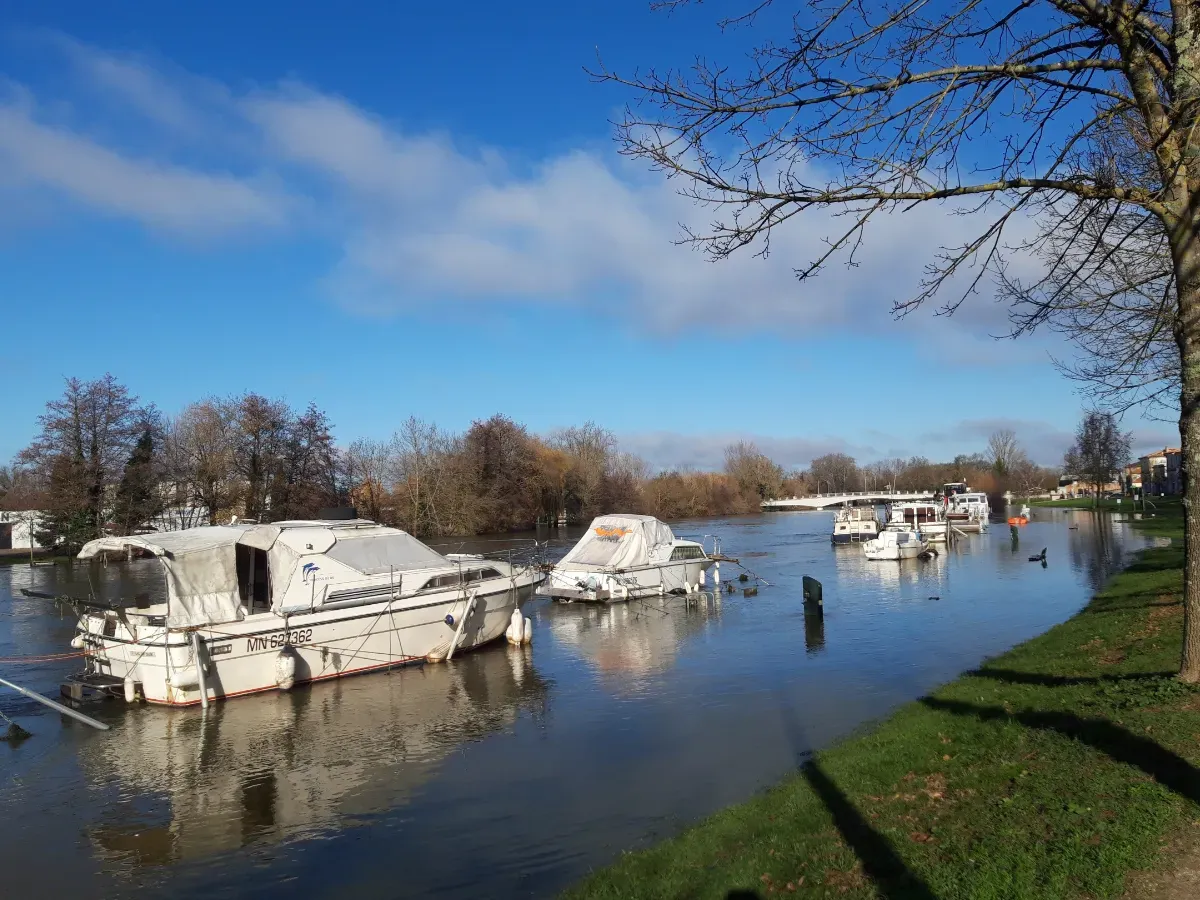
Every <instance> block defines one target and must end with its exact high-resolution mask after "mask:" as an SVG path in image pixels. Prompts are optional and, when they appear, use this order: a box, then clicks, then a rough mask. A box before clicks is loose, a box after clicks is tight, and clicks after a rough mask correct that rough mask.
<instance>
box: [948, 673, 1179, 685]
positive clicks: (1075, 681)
mask: <svg viewBox="0 0 1200 900" xmlns="http://www.w3.org/2000/svg"><path fill="white" fill-rule="evenodd" d="M1174 674H1175V673H1174V672H1170V671H1166V672H1137V673H1134V674H1130V675H1088V676H1084V675H1080V676H1074V675H1042V674H1040V673H1038V672H1018V671H1016V670H1015V669H992V668H987V669H976V670H975V671H974V672H968V673H967V675H969V676H970V677H972V678H990V679H991V680H992V681H1004V682H1008V683H1009V684H1038V685H1041V686H1042V687H1071V686H1072V685H1080V684H1105V683H1115V682H1118V681H1153V680H1155V679H1160V678H1170V677H1171V676H1172V675H1174Z"/></svg>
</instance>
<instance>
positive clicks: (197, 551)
mask: <svg viewBox="0 0 1200 900" xmlns="http://www.w3.org/2000/svg"><path fill="white" fill-rule="evenodd" d="M239 545H240V546H243V547H252V548H254V549H256V550H262V551H265V552H266V553H267V562H268V565H269V567H270V571H271V580H272V595H273V597H274V602H275V604H276V605H278V604H281V603H282V601H283V598H284V597H285V596H286V594H287V590H288V587H289V585H290V584H291V581H292V579H293V578H295V577H296V573H297V571H298V570H299V566H298V565H297V562H298V560H299V559H300V557H302V556H308V555H312V554H317V553H324V554H326V555H327V556H329V557H330V558H331V559H333V560H336V561H337V562H340V563H341V564H342V565H345V566H348V567H349V568H351V569H353V570H355V571H357V572H360V573H362V574H363V575H377V574H380V573H384V572H388V571H390V570H395V571H407V570H411V569H428V568H433V567H436V566H445V565H449V561H448V560H447V559H446V558H445V557H444V556H442V555H441V554H439V553H437V552H435V551H434V550H431V549H429V548H428V547H426V546H425V545H424V544H422V543H421V542H420V541H418V540H417V539H416V538H414V537H413V536H412V535H410V534H408V533H406V532H403V531H400V530H398V529H395V528H387V527H385V526H382V525H376V524H375V523H374V522H366V521H362V520H358V521H353V522H337V523H331V522H319V521H313V522H281V523H278V524H275V525H210V526H204V527H202V528H189V529H186V530H184V531H168V532H162V533H159V534H140V535H129V536H127V537H104V538H99V539H97V540H94V541H89V542H88V543H86V544H84V545H83V548H82V549H81V550H80V551H79V558H80V559H92V558H93V557H96V556H99V555H100V554H101V553H106V552H108V553H119V552H124V551H125V550H126V549H127V548H130V547H134V548H137V549H139V550H144V551H146V552H148V553H151V554H153V555H154V556H156V557H158V559H159V561H160V562H161V563H162V565H163V568H164V569H165V570H166V573H167V625H168V626H169V627H172V628H189V627H194V626H197V625H219V624H222V623H225V622H236V621H238V620H239V619H241V618H242V614H243V613H242V599H241V594H240V592H239V590H238V575H237V548H238V546H239Z"/></svg>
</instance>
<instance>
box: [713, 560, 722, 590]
mask: <svg viewBox="0 0 1200 900" xmlns="http://www.w3.org/2000/svg"><path fill="white" fill-rule="evenodd" d="M719 590H721V564H720V563H713V592H714V593H715V592H716V591H719Z"/></svg>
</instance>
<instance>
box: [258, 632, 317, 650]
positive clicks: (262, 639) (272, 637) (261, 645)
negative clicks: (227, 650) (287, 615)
mask: <svg viewBox="0 0 1200 900" xmlns="http://www.w3.org/2000/svg"><path fill="white" fill-rule="evenodd" d="M312 633H313V630H312V629H311V628H297V629H296V630H295V631H276V632H275V633H274V634H263V635H256V636H255V637H251V638H247V639H246V652H247V653H253V652H254V651H256V650H277V649H278V648H280V647H285V646H287V645H288V644H307V643H308V642H309V641H311V640H312Z"/></svg>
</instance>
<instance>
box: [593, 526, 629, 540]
mask: <svg viewBox="0 0 1200 900" xmlns="http://www.w3.org/2000/svg"><path fill="white" fill-rule="evenodd" d="M596 534H598V535H600V537H615V538H621V537H625V535H627V534H629V529H628V528H605V527H603V526H601V527H599V528H597V529H596Z"/></svg>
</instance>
